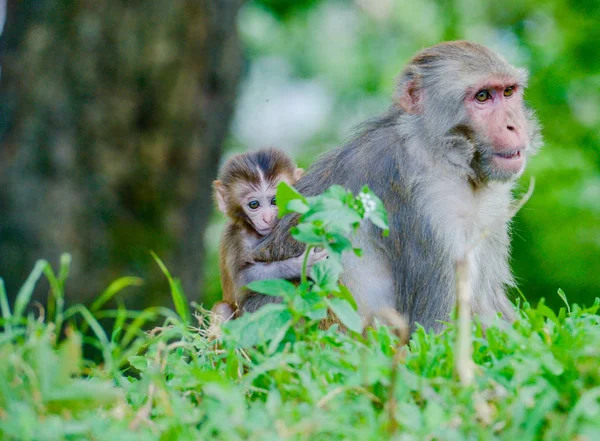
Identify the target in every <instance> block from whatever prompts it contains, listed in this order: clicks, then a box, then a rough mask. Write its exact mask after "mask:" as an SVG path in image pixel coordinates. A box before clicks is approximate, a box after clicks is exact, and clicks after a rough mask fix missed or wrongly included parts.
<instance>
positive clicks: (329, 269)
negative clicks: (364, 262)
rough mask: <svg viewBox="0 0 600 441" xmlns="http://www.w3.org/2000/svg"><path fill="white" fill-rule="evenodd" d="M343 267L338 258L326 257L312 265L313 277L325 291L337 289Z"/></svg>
mask: <svg viewBox="0 0 600 441" xmlns="http://www.w3.org/2000/svg"><path fill="white" fill-rule="evenodd" d="M342 270H343V267H342V265H341V263H340V262H339V261H338V260H337V259H332V258H329V259H325V260H321V261H320V262H317V263H316V264H314V265H313V267H312V272H311V278H312V279H313V281H314V282H315V284H317V285H318V286H319V287H320V288H321V290H323V291H336V290H337V282H338V279H339V277H340V274H341V273H342Z"/></svg>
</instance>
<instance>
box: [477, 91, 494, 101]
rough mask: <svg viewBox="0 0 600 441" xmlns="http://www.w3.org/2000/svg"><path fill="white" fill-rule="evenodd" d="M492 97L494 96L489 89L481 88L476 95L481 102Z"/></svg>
mask: <svg viewBox="0 0 600 441" xmlns="http://www.w3.org/2000/svg"><path fill="white" fill-rule="evenodd" d="M491 97H492V96H491V95H490V92H489V91H488V90H487V89H484V90H480V91H479V92H477V95H475V99H476V100H477V101H479V102H480V103H483V102H485V101H487V100H489V99H490V98H491Z"/></svg>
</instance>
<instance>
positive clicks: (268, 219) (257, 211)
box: [241, 186, 277, 236]
mask: <svg viewBox="0 0 600 441" xmlns="http://www.w3.org/2000/svg"><path fill="white" fill-rule="evenodd" d="M241 205H242V209H243V210H244V213H246V216H247V218H248V219H249V221H250V223H251V224H252V226H253V227H254V229H255V230H256V232H257V233H258V234H260V235H261V236H266V235H267V234H269V233H271V230H272V228H273V224H274V223H275V221H276V219H277V205H276V203H275V187H273V186H267V187H264V188H261V189H259V190H252V191H249V192H247V193H245V194H244V195H243V197H242V201H241Z"/></svg>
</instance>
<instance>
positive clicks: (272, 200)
mask: <svg viewBox="0 0 600 441" xmlns="http://www.w3.org/2000/svg"><path fill="white" fill-rule="evenodd" d="M271 205H277V201H276V200H275V196H273V199H271Z"/></svg>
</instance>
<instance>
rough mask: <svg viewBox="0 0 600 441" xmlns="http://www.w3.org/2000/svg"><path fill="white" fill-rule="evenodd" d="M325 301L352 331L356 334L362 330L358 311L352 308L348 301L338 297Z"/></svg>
mask: <svg viewBox="0 0 600 441" xmlns="http://www.w3.org/2000/svg"><path fill="white" fill-rule="evenodd" d="M325 301H326V302H327V305H328V306H329V308H330V309H331V310H332V311H333V313H334V314H335V315H336V316H337V318H338V319H339V320H340V322H342V324H343V325H344V326H345V327H346V328H348V329H349V330H350V331H352V332H356V333H357V334H360V333H361V332H362V330H363V325H362V320H361V318H360V316H359V315H358V313H357V312H356V311H355V310H354V309H353V308H352V306H351V305H350V303H348V302H347V301H346V300H343V299H339V298H334V299H325Z"/></svg>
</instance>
